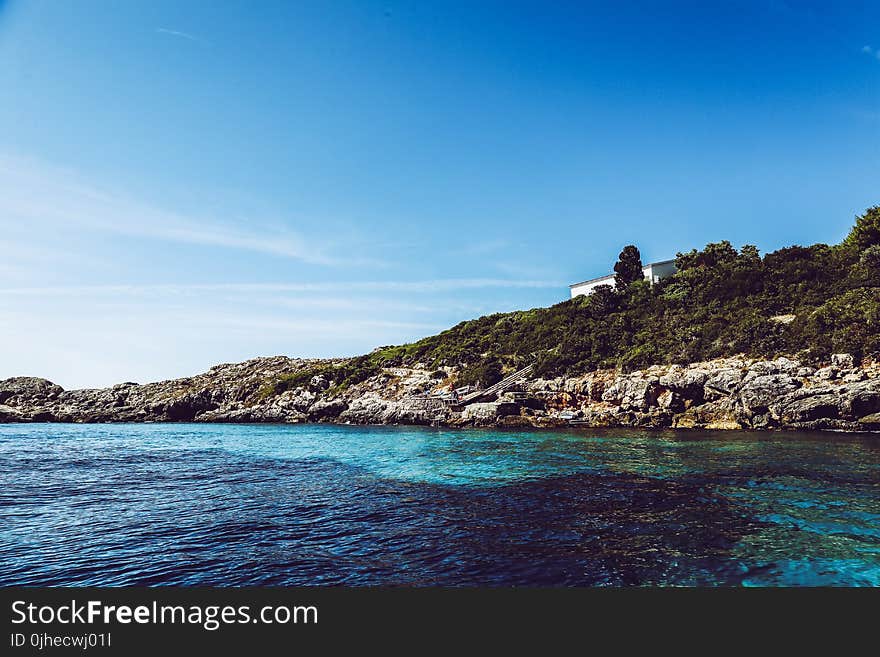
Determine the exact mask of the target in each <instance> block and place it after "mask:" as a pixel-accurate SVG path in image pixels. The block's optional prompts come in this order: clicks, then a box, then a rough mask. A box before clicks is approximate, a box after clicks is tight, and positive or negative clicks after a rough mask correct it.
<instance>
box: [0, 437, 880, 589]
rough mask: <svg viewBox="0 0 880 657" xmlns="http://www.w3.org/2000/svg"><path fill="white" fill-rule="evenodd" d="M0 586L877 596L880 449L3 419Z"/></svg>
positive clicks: (740, 440) (868, 445) (738, 440)
mask: <svg viewBox="0 0 880 657" xmlns="http://www.w3.org/2000/svg"><path fill="white" fill-rule="evenodd" d="M0 473H2V487H0V523H2V524H0V585H77V586H84V585H195V584H210V585H230V586H235V585H248V584H251V585H270V584H271V585H296V584H350V585H362V584H390V585H436V584H444V585H758V586H761V585H868V586H877V585H880V436H845V435H839V434H815V435H809V434H703V435H699V434H693V433H689V434H675V433H660V434H656V433H639V432H611V433H607V434H602V435H594V434H591V433H584V432H553V433H551V432H538V431H517V432H500V431H464V432H457V431H451V430H446V429H427V428H396V427H388V428H373V427H370V428H364V427H344V426H240V425H239V426H235V425H0Z"/></svg>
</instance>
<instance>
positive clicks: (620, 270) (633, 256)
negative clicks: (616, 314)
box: [614, 244, 645, 290]
mask: <svg viewBox="0 0 880 657" xmlns="http://www.w3.org/2000/svg"><path fill="white" fill-rule="evenodd" d="M642 269H644V265H643V264H642V254H641V253H639V250H638V248H636V247H635V246H634V245H632V244H630V245H629V246H625V247H623V251H621V252H620V256H619V257H618V259H617V262H616V263H615V264H614V284H615V287H616V288H617V289H618V290H625V289H626V288H628V287H629V286H630V285H631V284H632V283H636V282H638V281H641V280H643V279H644V278H645V276H644V274H643V272H642Z"/></svg>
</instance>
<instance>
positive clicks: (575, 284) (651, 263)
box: [568, 258, 675, 288]
mask: <svg viewBox="0 0 880 657" xmlns="http://www.w3.org/2000/svg"><path fill="white" fill-rule="evenodd" d="M670 262H675V258H671V259H670V260H658V261H657V262H649V263H648V264H647V265H643V266H642V271H645V270H646V269H647V268H648V267H653V266H654V265H668V264H669V263H670ZM610 278H614V274H605V275H604V276H598V277H597V278H591V279H590V280H588V281H581V282H580V283H572V284H571V285H569V286H568V287H569V288H572V287H578V286H580V285H586V284H587V283H598V282H599V281H604V280H605V279H610Z"/></svg>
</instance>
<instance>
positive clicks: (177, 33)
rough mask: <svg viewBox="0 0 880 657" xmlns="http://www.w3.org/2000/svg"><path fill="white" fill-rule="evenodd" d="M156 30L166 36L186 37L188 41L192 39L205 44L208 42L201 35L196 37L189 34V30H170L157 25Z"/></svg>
mask: <svg viewBox="0 0 880 657" xmlns="http://www.w3.org/2000/svg"><path fill="white" fill-rule="evenodd" d="M156 32H157V33H158V34H167V35H168V36H173V37H178V38H180V39H187V40H188V41H194V42H196V43H201V44H203V45H207V44H208V42H207V41H206V40H205V39H202V38H201V37H197V36H196V35H194V34H190V33H189V32H182V31H180V30H171V29H169V28H167V27H157V28H156Z"/></svg>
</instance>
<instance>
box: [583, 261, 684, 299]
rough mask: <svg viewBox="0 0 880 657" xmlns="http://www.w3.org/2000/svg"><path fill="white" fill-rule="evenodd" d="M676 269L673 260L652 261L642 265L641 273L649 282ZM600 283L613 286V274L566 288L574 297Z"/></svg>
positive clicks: (666, 275)
mask: <svg viewBox="0 0 880 657" xmlns="http://www.w3.org/2000/svg"><path fill="white" fill-rule="evenodd" d="M676 271H677V269H676V268H675V260H663V261H661V262H652V263H651V264H650V265H645V266H644V267H642V273H643V274H644V275H645V279H646V280H648V281H651V284H654V283H656V282H658V281H660V280H662V279H664V278H667V277H669V276H672V275H673V274H674V273H675V272H676ZM600 285H610V286H611V287H614V274H609V275H608V276H601V277H599V278H593V279H591V280H589V281H584V282H582V283H575V284H574V285H569V286H568V289H569V290H571V298H572V299H574V298H575V297H576V296H580V295H581V294H591V293H592V292H593V290H595V289H596V288H597V287H599V286H600Z"/></svg>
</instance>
